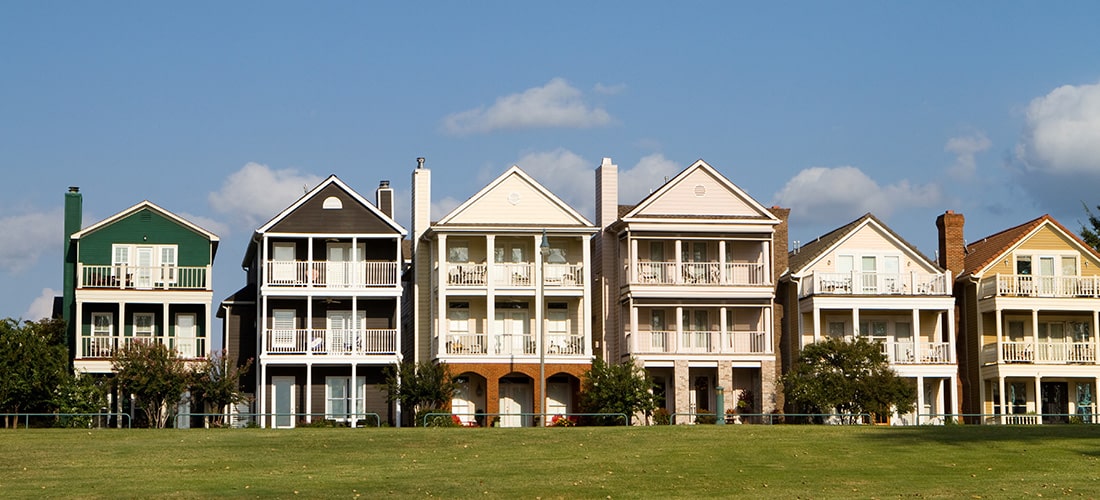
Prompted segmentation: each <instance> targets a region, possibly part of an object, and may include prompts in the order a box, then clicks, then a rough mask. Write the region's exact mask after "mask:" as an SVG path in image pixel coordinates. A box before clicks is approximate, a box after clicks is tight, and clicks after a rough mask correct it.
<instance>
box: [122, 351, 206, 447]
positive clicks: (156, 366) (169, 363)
mask: <svg viewBox="0 0 1100 500" xmlns="http://www.w3.org/2000/svg"><path fill="white" fill-rule="evenodd" d="M111 364H112V366H114V369H115V372H117V376H116V377H115V380H116V381H117V382H118V386H119V392H121V393H126V392H129V393H131V394H133V395H134V396H136V397H137V400H138V405H139V406H141V409H142V410H145V415H146V416H147V417H148V418H149V423H150V424H153V425H155V426H156V427H157V428H158V429H163V428H164V427H165V425H166V424H167V423H168V418H169V417H170V416H171V415H172V414H173V413H174V412H175V408H176V405H177V403H179V401H180V399H181V397H182V396H183V393H184V392H185V391H186V390H187V389H188V387H189V386H190V385H191V380H192V372H191V371H190V370H188V369H187V364H186V362H184V360H182V359H180V358H179V356H177V355H176V351H175V349H169V348H168V346H165V345H164V344H161V343H158V342H147V341H135V342H132V343H131V344H130V345H128V346H125V347H123V348H122V349H119V350H118V351H117V352H116V353H115V355H114V357H113V358H112V359H111Z"/></svg>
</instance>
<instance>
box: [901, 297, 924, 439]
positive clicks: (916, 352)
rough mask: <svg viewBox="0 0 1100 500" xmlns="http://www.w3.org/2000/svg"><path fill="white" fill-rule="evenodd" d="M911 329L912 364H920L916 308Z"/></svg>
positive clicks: (918, 311) (918, 418)
mask: <svg viewBox="0 0 1100 500" xmlns="http://www.w3.org/2000/svg"><path fill="white" fill-rule="evenodd" d="M911 328H912V330H913V331H911V332H909V333H910V336H911V337H912V339H913V362H914V363H920V362H921V360H922V359H923V358H922V357H921V353H920V350H921V345H920V343H921V331H920V309H916V308H914V309H913V325H912V327H911ZM895 338H896V337H895ZM917 379H918V380H920V377H917ZM917 420H918V422H917V423H920V422H919V421H920V417H917Z"/></svg>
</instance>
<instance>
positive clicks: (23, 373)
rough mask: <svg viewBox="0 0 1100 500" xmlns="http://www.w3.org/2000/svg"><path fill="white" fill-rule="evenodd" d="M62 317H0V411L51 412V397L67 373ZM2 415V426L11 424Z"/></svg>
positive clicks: (12, 420)
mask: <svg viewBox="0 0 1100 500" xmlns="http://www.w3.org/2000/svg"><path fill="white" fill-rule="evenodd" d="M64 332H65V322H64V321H61V320H46V319H44V320H41V321H38V322H31V321H26V322H24V323H23V324H22V325H20V324H19V322H17V321H16V320H13V319H11V318H7V319H4V320H0V366H3V368H2V369H0V412H3V413H20V412H26V413H30V412H46V411H53V407H52V405H51V399H52V397H53V395H54V392H55V390H56V389H57V387H58V386H59V385H61V383H62V381H63V380H64V379H65V378H66V377H67V376H69V374H68V351H67V350H66V349H65V346H64V345H63V344H62V339H63V338H64V337H63V336H64ZM14 422H15V419H14V418H13V417H4V426H5V427H8V426H9V425H14Z"/></svg>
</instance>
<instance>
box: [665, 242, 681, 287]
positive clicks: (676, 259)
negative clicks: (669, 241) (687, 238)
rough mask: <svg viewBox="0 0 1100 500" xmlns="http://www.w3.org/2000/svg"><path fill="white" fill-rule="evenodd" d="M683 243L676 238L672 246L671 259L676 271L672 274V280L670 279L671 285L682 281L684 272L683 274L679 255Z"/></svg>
mask: <svg viewBox="0 0 1100 500" xmlns="http://www.w3.org/2000/svg"><path fill="white" fill-rule="evenodd" d="M683 243H684V242H683V241H681V240H680V239H679V238H677V239H676V241H675V243H674V244H673V250H672V252H673V254H674V255H673V256H672V258H673V262H675V263H676V270H675V271H673V272H672V273H673V277H672V278H673V279H672V282H673V283H682V282H683V281H684V272H683V268H684V267H683V264H684V262H683V260H682V257H683V255H681V254H680V252H681V251H682V250H681V249H682V248H683ZM666 279H667V276H666Z"/></svg>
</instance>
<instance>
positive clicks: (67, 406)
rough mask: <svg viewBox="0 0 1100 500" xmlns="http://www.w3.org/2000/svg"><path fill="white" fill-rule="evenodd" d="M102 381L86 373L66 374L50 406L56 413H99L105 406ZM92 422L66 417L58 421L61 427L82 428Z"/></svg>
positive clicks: (105, 395) (87, 418) (83, 418)
mask: <svg viewBox="0 0 1100 500" xmlns="http://www.w3.org/2000/svg"><path fill="white" fill-rule="evenodd" d="M103 383H104V379H103V378H97V377H95V376H92V375H89V374H87V373H77V374H70V373H66V376H65V378H64V379H62V380H61V384H60V385H59V386H58V387H57V389H56V390H55V391H54V394H53V398H52V400H51V404H52V405H53V407H54V409H55V410H56V411H57V412H58V413H62V414H64V413H70V414H72V413H99V412H101V411H103V409H104V408H105V407H106V406H107V391H106V388H105V387H104V386H103ZM91 422H92V417H91V416H87V415H83V416H68V417H64V418H61V419H59V421H58V423H59V425H60V426H62V427H84V426H86V425H88V424H90V423H91Z"/></svg>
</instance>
